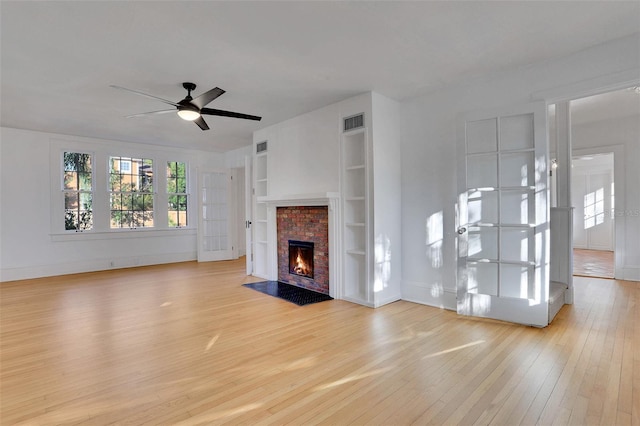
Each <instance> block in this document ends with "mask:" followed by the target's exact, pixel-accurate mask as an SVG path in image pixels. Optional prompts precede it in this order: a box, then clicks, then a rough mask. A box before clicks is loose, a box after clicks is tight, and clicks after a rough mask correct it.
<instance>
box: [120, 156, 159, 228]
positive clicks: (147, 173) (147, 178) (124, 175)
mask: <svg viewBox="0 0 640 426" xmlns="http://www.w3.org/2000/svg"><path fill="white" fill-rule="evenodd" d="M125 165H126V167H125ZM109 189H110V191H111V196H110V206H111V207H110V210H111V228H146V227H152V226H153V160H150V159H144V158H129V157H111V158H110V161H109Z"/></svg>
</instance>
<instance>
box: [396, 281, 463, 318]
mask: <svg viewBox="0 0 640 426" xmlns="http://www.w3.org/2000/svg"><path fill="white" fill-rule="evenodd" d="M402 300H406V301H408V302H413V303H420V304H422V305H428V306H433V307H436V308H443V309H448V310H452V311H455V310H456V309H457V306H456V305H457V303H456V292H455V291H452V290H449V289H443V288H441V287H439V286H434V285H430V284H427V283H423V282H418V281H407V280H403V281H402Z"/></svg>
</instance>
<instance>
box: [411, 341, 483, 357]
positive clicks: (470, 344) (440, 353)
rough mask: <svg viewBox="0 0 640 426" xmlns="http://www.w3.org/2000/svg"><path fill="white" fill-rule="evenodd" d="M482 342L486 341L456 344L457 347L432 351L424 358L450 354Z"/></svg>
mask: <svg viewBox="0 0 640 426" xmlns="http://www.w3.org/2000/svg"><path fill="white" fill-rule="evenodd" d="M482 343H484V340H476V341H475V342H471V343H467V344H466V345H461V346H456V347H455V348H451V349H446V350H444V351H440V352H435V353H432V354H430V355H427V356H424V357H422V359H427V358H433V357H436V356H440V355H444V354H448V353H451V352H455V351H459V350H461V349H465V348H469V347H471V346H476V345H481V344H482Z"/></svg>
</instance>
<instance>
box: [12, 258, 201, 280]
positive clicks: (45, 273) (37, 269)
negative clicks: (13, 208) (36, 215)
mask: <svg viewBox="0 0 640 426" xmlns="http://www.w3.org/2000/svg"><path fill="white" fill-rule="evenodd" d="M193 260H196V252H195V251H189V252H182V253H165V254H154V255H147V256H145V255H140V256H125V257H114V258H99V259H91V260H84V261H80V262H78V261H73V262H65V263H55V264H43V265H30V266H22V267H16V268H4V269H2V270H0V282H5V281H16V280H26V279H31V278H40V277H51V276H57V275H67V274H80V273H84V272H95V271H105V270H109V269H121V268H135V267H138V266H149V265H160V264H165V263H177V262H188V261H193Z"/></svg>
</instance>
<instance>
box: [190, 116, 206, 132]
mask: <svg viewBox="0 0 640 426" xmlns="http://www.w3.org/2000/svg"><path fill="white" fill-rule="evenodd" d="M193 122H194V123H196V124H197V125H198V127H200V128H201V129H202V130H209V126H207V123H206V121H204V118H202V116H200V117H198V118H196V119H195V120H193Z"/></svg>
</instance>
